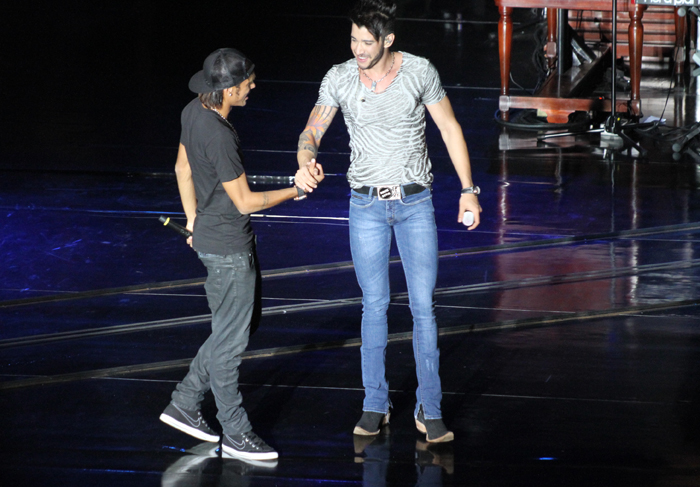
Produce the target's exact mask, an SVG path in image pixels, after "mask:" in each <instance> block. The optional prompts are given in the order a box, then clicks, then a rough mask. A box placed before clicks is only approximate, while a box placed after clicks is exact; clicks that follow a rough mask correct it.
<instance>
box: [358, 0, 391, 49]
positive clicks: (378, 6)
mask: <svg viewBox="0 0 700 487" xmlns="http://www.w3.org/2000/svg"><path fill="white" fill-rule="evenodd" d="M350 20H351V21H352V23H353V24H355V25H356V26H358V27H365V28H366V29H367V30H368V31H369V33H370V34H372V37H374V39H375V40H377V41H378V40H380V39H381V38H383V37H386V36H388V35H389V34H393V33H394V23H395V20H396V4H395V3H389V2H386V1H384V0H360V1H359V2H357V4H355V7H353V9H352V10H351V11H350Z"/></svg>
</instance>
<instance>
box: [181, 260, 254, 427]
mask: <svg viewBox="0 0 700 487" xmlns="http://www.w3.org/2000/svg"><path fill="white" fill-rule="evenodd" d="M199 258H200V260H201V261H202V263H203V264H204V265H205V266H206V268H207V280H206V282H205V284H204V290H205V291H206V293H207V301H208V303H209V308H210V309H211V313H212V319H211V335H209V338H207V340H206V341H205V342H204V344H203V345H202V346H201V347H200V349H199V351H198V352H197V356H196V357H195V358H194V359H193V360H192V363H191V364H190V370H189V372H188V373H187V375H186V376H185V378H184V379H183V380H182V382H180V383H179V384H178V385H177V386H176V388H175V391H174V392H173V394H172V402H173V403H174V404H177V405H179V406H181V407H183V408H185V409H191V410H192V409H199V407H200V403H201V402H202V399H203V398H204V394H205V393H206V392H207V391H209V389H211V391H212V393H213V394H214V399H215V400H216V407H217V409H218V413H217V415H216V417H217V419H218V420H219V423H221V426H222V428H223V431H224V433H225V434H228V435H232V434H237V433H245V432H247V431H250V430H251V429H252V428H251V425H250V422H249V421H248V415H247V414H246V412H245V409H243V408H242V407H241V403H242V402H243V397H242V396H241V393H240V392H239V390H238V366H239V365H240V364H241V354H242V353H243V352H244V351H245V349H246V347H247V346H248V337H249V335H250V329H251V321H252V320H253V319H254V317H255V311H256V289H258V288H257V284H258V282H259V277H258V271H257V263H256V258H255V250H250V251H246V252H240V253H237V254H232V255H224V256H222V255H213V254H203V253H199Z"/></svg>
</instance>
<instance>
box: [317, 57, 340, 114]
mask: <svg viewBox="0 0 700 487" xmlns="http://www.w3.org/2000/svg"><path fill="white" fill-rule="evenodd" d="M337 77H338V68H337V67H333V68H331V70H330V71H328V72H327V73H326V75H325V76H324V77H323V81H321V88H319V90H318V100H317V101H316V105H321V106H324V107H335V108H338V107H339V106H340V104H339V103H338V95H337V89H338V83H337Z"/></svg>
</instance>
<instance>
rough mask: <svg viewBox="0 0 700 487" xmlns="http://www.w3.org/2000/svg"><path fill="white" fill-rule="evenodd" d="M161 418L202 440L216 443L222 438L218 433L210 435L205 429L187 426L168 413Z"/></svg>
mask: <svg viewBox="0 0 700 487" xmlns="http://www.w3.org/2000/svg"><path fill="white" fill-rule="evenodd" d="M160 420H161V421H162V422H164V423H165V424H167V425H170V426H172V427H173V428H175V429H177V430H180V431H182V432H183V433H187V434H188V435H190V436H194V437H195V438H197V439H199V440H202V441H210V442H212V443H216V442H218V441H219V440H220V439H221V438H220V437H219V436H218V435H209V434H207V433H204V432H203V431H199V430H198V429H196V428H193V427H191V426H187V425H186V424H184V423H181V422H179V421H177V420H175V419H174V418H172V417H170V416H168V415H167V414H161V415H160Z"/></svg>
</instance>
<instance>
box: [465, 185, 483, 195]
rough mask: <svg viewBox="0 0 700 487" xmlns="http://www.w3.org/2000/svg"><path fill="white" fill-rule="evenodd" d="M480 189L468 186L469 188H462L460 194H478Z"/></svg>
mask: <svg viewBox="0 0 700 487" xmlns="http://www.w3.org/2000/svg"><path fill="white" fill-rule="evenodd" d="M480 193H481V189H479V187H478V186H470V187H469V188H464V189H463V190H462V194H480Z"/></svg>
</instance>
